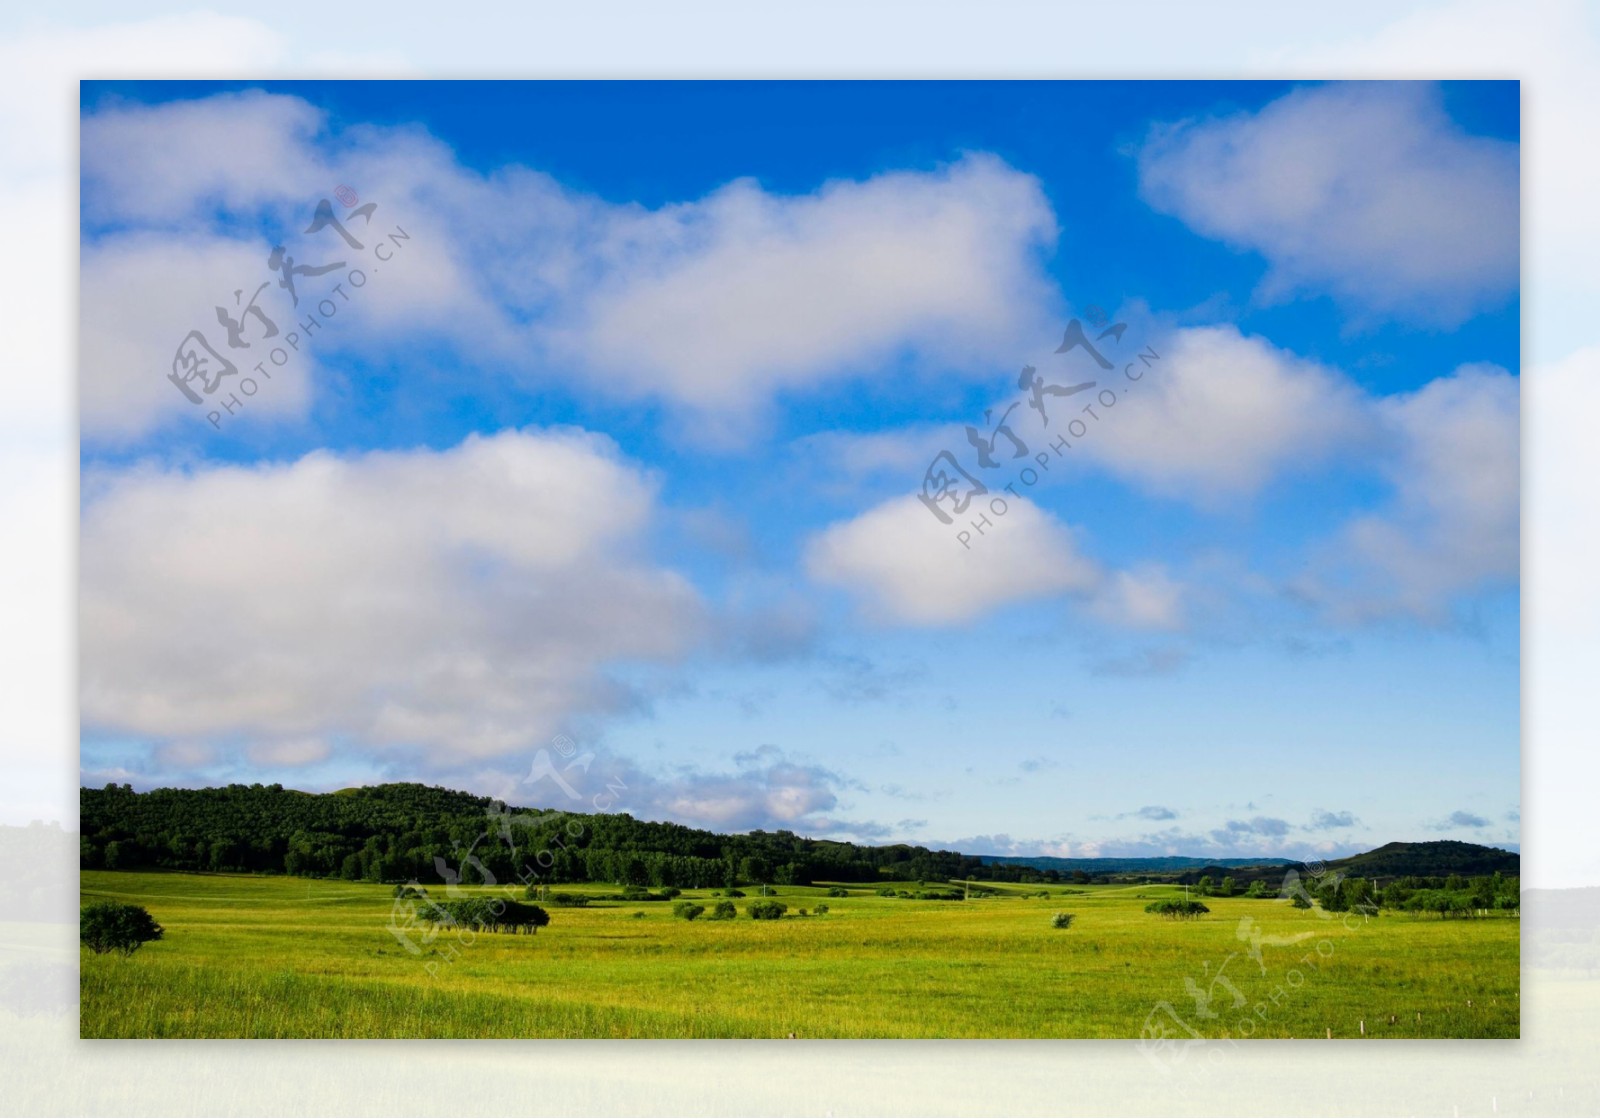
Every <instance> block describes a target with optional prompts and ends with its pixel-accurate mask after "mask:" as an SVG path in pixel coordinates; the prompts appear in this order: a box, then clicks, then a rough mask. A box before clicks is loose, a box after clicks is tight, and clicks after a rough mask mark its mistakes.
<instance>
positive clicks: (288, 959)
mask: <svg viewBox="0 0 1600 1119" xmlns="http://www.w3.org/2000/svg"><path fill="white" fill-rule="evenodd" d="M900 885H902V886H904V887H905V888H907V889H908V890H911V891H915V890H916V889H917V886H916V884H914V883H902V884H900ZM845 888H846V889H848V891H849V896H847V897H829V896H828V888H827V885H826V884H823V885H820V886H809V887H799V886H785V887H776V888H773V889H772V890H771V891H770V893H771V894H773V895H775V896H776V897H777V898H778V899H779V900H781V901H783V902H784V903H785V904H786V905H787V906H788V907H789V911H788V914H787V915H786V916H785V917H784V918H783V919H781V920H776V921H755V920H751V919H750V918H749V917H747V916H746V915H745V911H744V907H745V905H746V904H748V902H749V901H750V900H753V899H754V893H755V891H754V890H751V891H747V892H748V893H750V894H751V897H750V898H746V899H740V900H739V901H738V903H737V904H738V906H739V916H738V917H737V918H736V919H734V920H728V921H712V920H707V919H706V918H705V917H702V918H700V919H699V920H695V921H685V920H681V919H678V918H675V917H674V916H673V915H672V906H671V904H670V903H664V902H642V903H641V902H618V901H601V900H596V901H594V902H593V903H592V904H590V905H588V906H586V907H583V908H556V907H553V906H550V907H549V908H550V914H551V918H552V920H551V923H550V925H549V927H548V928H545V929H543V930H540V931H539V932H538V933H537V934H535V935H527V934H523V935H512V934H506V933H488V932H483V933H477V934H473V933H472V932H470V931H466V930H460V931H457V930H454V929H441V930H438V931H437V935H436V937H435V938H434V939H433V940H432V941H431V942H425V940H424V938H425V937H426V936H427V935H428V931H429V930H428V929H426V927H421V928H419V927H415V926H413V927H411V928H410V929H409V930H407V929H405V928H404V925H403V923H400V924H399V927H401V928H402V931H403V932H404V934H405V936H406V937H407V938H408V939H409V940H410V941H411V944H410V946H409V947H408V946H407V945H406V944H403V943H402V942H401V940H400V939H399V938H397V936H396V935H395V933H394V932H393V931H391V925H392V920H391V914H392V912H393V908H394V905H395V903H394V900H393V898H392V897H391V896H390V894H391V888H390V887H388V886H380V885H375V884H365V883H354V882H345V881H333V880H320V879H300V878H290V877H255V876H245V875H220V874H219V875H213V874H206V875H200V874H180V873H150V874H143V873H128V872H114V871H85V872H83V876H82V886H81V891H82V900H83V903H84V904H88V903H89V902H92V901H100V900H116V901H124V902H132V903H136V904H139V905H143V906H145V907H146V908H147V909H149V911H150V912H151V914H152V915H153V916H154V917H155V919H156V920H157V921H159V922H160V923H161V924H162V926H164V928H165V930H166V932H165V936H164V938H163V939H161V940H159V941H155V942H153V943H150V944H146V945H145V946H144V947H143V948H141V949H140V950H139V951H138V952H137V953H135V954H134V955H132V956H131V957H128V958H123V957H121V956H118V955H115V954H110V955H103V956H97V955H94V954H93V953H90V952H88V951H84V952H83V953H82V959H81V964H82V972H81V995H82V1005H81V1012H80V1013H81V1018H80V1032H81V1035H82V1036H83V1037H86V1038H128V1037H183V1038H323V1037H342V1038H532V1037H565V1038H594V1037H607V1038H609V1037H636V1038H691V1037H738V1038H786V1037H788V1036H790V1035H791V1034H792V1035H794V1036H795V1037H799V1038H821V1037H850V1038H856V1037H883V1038H912V1037H916V1038H944V1037H950V1038H953V1037H1031V1038H1137V1037H1139V1036H1140V1033H1141V1030H1142V1029H1144V1028H1145V1026H1146V1023H1147V1021H1151V1022H1156V1023H1164V1029H1165V1030H1166V1032H1167V1033H1168V1034H1169V1035H1170V1034H1171V1033H1172V1032H1173V1031H1179V1032H1182V1031H1185V1030H1193V1031H1194V1033H1195V1034H1198V1035H1199V1036H1203V1037H1212V1038H1224V1037H1234V1038H1237V1037H1245V1036H1254V1037H1302V1038H1304V1037H1315V1038H1325V1037H1327V1036H1330V1035H1331V1036H1333V1037H1336V1038H1352V1037H1361V1036H1365V1037H1428V1038H1441V1037H1476V1038H1488V1037H1516V1036H1518V1028H1519V1027H1518V1022H1519V1007H1518V999H1519V952H1518V928H1519V925H1518V921H1517V919H1516V918H1515V917H1514V916H1512V917H1505V916H1496V917H1484V918H1479V919H1470V920H1466V919H1453V920H1445V919H1441V918H1439V917H1435V916H1424V915H1419V914H1412V913H1390V912H1388V911H1385V912H1384V913H1383V914H1382V915H1380V916H1377V917H1371V918H1365V919H1364V918H1363V917H1362V916H1361V915H1359V914H1353V913H1335V914H1329V913H1323V912H1322V911H1321V910H1320V909H1311V910H1295V909H1293V908H1291V907H1290V906H1289V905H1288V904H1287V902H1284V901H1279V900H1275V899H1268V900H1260V899H1247V898H1207V899H1206V904H1207V905H1209V906H1210V909H1211V912H1210V913H1209V914H1207V915H1206V916H1204V917H1202V918H1200V919H1198V920H1193V921H1174V920H1168V919H1164V918H1161V917H1158V916H1155V915H1152V914H1148V913H1146V912H1145V911H1144V907H1145V906H1146V905H1147V904H1149V902H1151V901H1152V900H1156V899H1160V898H1169V897H1180V896H1182V891H1181V888H1179V887H1171V886H1121V885H1118V886H1083V887H1073V888H1072V889H1070V890H1068V889H1064V888H1061V887H1053V888H1049V889H1048V894H1049V896H1048V897H1040V896H1039V894H1040V892H1041V890H1042V888H1041V887H1037V886H1021V887H1019V886H1014V885H1001V884H986V885H985V889H988V890H992V891H994V896H992V897H986V898H981V899H973V900H969V901H931V900H930V901H922V900H914V899H907V898H898V897H895V898H886V897H880V896H878V895H877V893H876V892H875V888H872V887H864V886H860V885H850V886H847V887H845ZM560 889H562V890H565V891H570V892H572V893H588V894H590V895H599V894H603V893H607V892H614V888H612V887H601V886H588V887H585V886H565V887H560ZM466 892H467V893H472V894H479V893H481V894H492V893H495V892H496V891H495V890H493V889H492V888H484V887H478V888H475V889H471V890H468V891H466ZM499 892H500V893H501V894H502V895H503V896H504V895H505V891H503V890H502V891H499ZM435 893H436V894H437V895H440V896H442V894H443V888H442V887H436V888H435ZM1025 894H1031V896H1023V895H1025ZM518 896H520V895H518ZM683 899H690V900H694V901H697V902H699V903H700V904H702V905H706V906H707V907H708V913H709V909H710V907H712V906H714V905H715V903H716V902H717V901H718V900H721V899H720V898H718V897H714V896H713V892H712V891H710V890H689V891H685V892H684V895H683ZM683 899H680V900H683ZM546 904H547V905H548V903H546ZM819 904H822V905H826V906H828V909H829V911H828V912H827V913H826V914H824V915H815V914H814V913H809V912H808V915H806V916H800V915H799V910H800V909H801V908H805V909H807V910H808V911H813V910H814V909H815V907H816V906H817V905H819ZM1057 912H1070V913H1073V914H1074V915H1075V917H1074V920H1073V922H1072V924H1071V927H1070V928H1066V929H1057V928H1053V927H1052V920H1051V919H1052V916H1053V915H1054V914H1055V913H1057ZM640 914H642V916H641V915H640ZM1246 918H1248V919H1249V920H1248V921H1245V920H1244V919H1246ZM1252 942H1254V947H1255V953H1256V956H1255V958H1252V955H1251V953H1252V947H1253V945H1252ZM413 949H415V951H413ZM1219 974H1220V975H1221V976H1222V977H1223V978H1222V979H1221V980H1218V978H1217V977H1218V975H1219ZM1363 1030H1364V1033H1363ZM1183 1036H1186V1037H1187V1036H1191V1035H1189V1034H1187V1033H1183Z"/></svg>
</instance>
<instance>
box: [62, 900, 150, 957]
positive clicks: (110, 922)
mask: <svg viewBox="0 0 1600 1119" xmlns="http://www.w3.org/2000/svg"><path fill="white" fill-rule="evenodd" d="M162 931H163V930H162V928H161V926H160V925H158V924H156V922H155V918H154V917H152V916H150V914H149V912H148V911H147V910H146V909H145V908H144V906H142V905H123V904H121V903H120V902H115V901H97V902H95V903H94V904H93V905H90V906H86V907H84V908H83V909H82V910H80V911H79V912H78V940H79V941H81V942H82V943H83V944H84V945H85V946H87V947H88V948H90V949H92V950H93V951H94V953H95V954H96V955H103V954H104V953H106V952H121V953H122V954H123V956H131V955H133V954H134V953H135V952H137V951H138V950H139V946H140V945H141V944H146V943H148V942H149V941H152V940H160V939H161V933H162Z"/></svg>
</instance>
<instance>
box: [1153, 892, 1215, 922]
mask: <svg viewBox="0 0 1600 1119" xmlns="http://www.w3.org/2000/svg"><path fill="white" fill-rule="evenodd" d="M1144 911H1145V912H1146V913H1154V914H1157V915H1158V916H1161V917H1169V918H1171V919H1172V920H1175V921H1191V920H1194V919H1196V918H1198V917H1199V916H1200V915H1201V914H1202V913H1210V912H1211V909H1210V907H1208V906H1207V905H1205V904H1204V903H1203V902H1198V901H1193V900H1190V901H1184V900H1182V899H1179V898H1169V899H1167V900H1165V901H1153V902H1151V903H1150V904H1149V905H1147V906H1145V907H1144Z"/></svg>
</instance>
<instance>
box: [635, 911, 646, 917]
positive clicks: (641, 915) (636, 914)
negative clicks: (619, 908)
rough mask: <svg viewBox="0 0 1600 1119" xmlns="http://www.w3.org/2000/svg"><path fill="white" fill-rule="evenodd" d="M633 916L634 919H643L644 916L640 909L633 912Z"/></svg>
mask: <svg viewBox="0 0 1600 1119" xmlns="http://www.w3.org/2000/svg"><path fill="white" fill-rule="evenodd" d="M633 915H634V916H635V917H643V916H644V910H642V909H640V910H635V911H634V914H633Z"/></svg>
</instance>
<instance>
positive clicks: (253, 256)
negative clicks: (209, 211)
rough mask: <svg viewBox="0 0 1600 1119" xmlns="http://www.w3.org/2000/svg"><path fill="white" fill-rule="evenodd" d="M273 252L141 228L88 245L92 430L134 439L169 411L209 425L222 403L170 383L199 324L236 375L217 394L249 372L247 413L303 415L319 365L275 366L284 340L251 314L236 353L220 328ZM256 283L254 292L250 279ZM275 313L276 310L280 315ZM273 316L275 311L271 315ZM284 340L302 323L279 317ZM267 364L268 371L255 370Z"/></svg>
mask: <svg viewBox="0 0 1600 1119" xmlns="http://www.w3.org/2000/svg"><path fill="white" fill-rule="evenodd" d="M265 256H266V254H265V253H264V252H263V250H262V246H261V245H259V244H257V243H254V242H250V241H236V240H231V239H227V238H222V237H211V238H204V237H194V236H190V235H183V234H162V235H154V234H149V233H141V234H134V235H131V236H128V237H117V238H109V239H104V240H100V241H94V242H89V243H87V244H85V246H84V248H83V252H82V269H83V278H82V285H81V292H82V300H83V315H82V316H81V318H80V320H79V348H78V352H79V355H80V360H79V369H80V373H79V381H78V385H79V392H78V415H79V418H80V421H81V423H82V424H83V428H84V430H85V431H87V432H90V433H91V434H93V435H95V436H97V437H99V438H101V439H102V440H106V441H113V440H129V439H134V438H137V437H138V436H140V435H142V434H144V433H145V432H147V431H149V430H150V429H151V428H152V427H154V426H156V425H157V424H158V423H160V422H161V421H162V420H164V419H166V418H167V417H170V416H174V415H180V414H189V415H191V416H193V417H194V418H195V419H196V420H197V421H202V422H203V421H204V417H205V414H206V413H207V412H208V411H211V410H215V409H219V408H220V407H221V405H220V403H215V404H211V405H209V406H197V405H194V404H191V403H190V402H189V401H188V400H187V399H186V398H185V397H184V396H183V394H182V393H181V392H180V391H179V390H178V389H177V388H175V387H174V386H173V384H172V382H170V381H169V380H168V379H167V374H168V373H169V372H173V371H174V365H173V361H174V357H175V354H176V352H177V350H178V346H179V344H180V343H181V342H182V341H183V340H184V339H185V338H186V337H187V336H188V334H189V332H190V331H191V330H196V329H198V330H201V331H202V332H203V333H204V332H206V331H207V328H209V338H210V340H211V344H212V346H213V347H214V348H215V349H216V350H217V352H218V353H220V354H221V355H222V356H223V357H224V358H226V359H227V360H228V361H229V362H231V363H232V365H233V366H234V368H235V369H236V370H237V372H236V373H235V374H233V375H231V376H227V377H224V378H222V380H221V386H220V388H218V390H217V394H216V395H217V397H218V398H219V401H220V399H223V398H227V397H229V396H230V395H233V396H236V395H237V394H238V392H239V391H240V390H239V384H240V382H241V381H242V380H243V379H245V378H249V379H251V380H252V381H254V382H255V384H256V388H255V389H254V390H249V389H247V390H245V391H246V392H247V393H250V395H249V396H248V399H247V400H246V401H245V403H244V410H243V411H241V412H240V415H241V416H249V417H250V418H251V419H252V421H253V420H257V419H261V418H282V417H286V416H298V415H301V414H302V413H303V412H304V411H305V407H306V404H307V403H308V401H309V399H310V392H309V381H310V373H311V371H312V369H314V363H313V362H312V361H311V359H310V358H309V357H307V356H304V355H298V356H297V357H296V359H295V361H294V362H293V363H291V364H285V365H283V366H281V367H280V366H275V365H274V364H273V363H272V362H271V360H270V358H269V356H268V351H269V350H270V349H271V348H273V347H279V346H280V345H281V344H280V343H279V342H277V341H272V342H267V341H263V340H262V338H261V335H262V334H263V333H264V331H265V327H263V326H261V325H260V324H259V323H258V322H257V321H256V320H255V319H254V318H248V319H245V325H246V326H247V327H248V331H247V332H246V334H245V335H242V336H241V339H240V340H241V342H243V348H240V349H231V348H229V347H228V346H227V345H226V343H225V341H224V339H225V338H226V334H225V333H221V332H219V330H218V320H217V317H216V311H217V308H219V307H220V308H222V309H223V310H224V311H226V312H227V314H228V315H229V316H231V317H232V318H234V319H235V320H239V319H241V318H242V317H243V312H242V309H243V308H244V307H246V306H248V305H249V304H250V302H251V301H252V298H253V297H254V296H255V294H256V289H257V285H258V284H260V283H261V282H263V281H264V280H265V279H266V277H265V276H263V275H261V274H262V273H263V272H264V271H265V269H264V267H263V262H264V260H265ZM245 277H249V278H252V279H253V281H254V282H252V283H250V285H249V286H248V287H246V288H241V287H240V286H239V285H240V283H241V282H244V278H245ZM274 313H276V312H274ZM268 317H269V320H270V319H271V316H270V315H269V316H268ZM273 326H274V328H275V329H277V330H278V337H279V338H280V339H281V338H282V337H283V336H284V333H285V332H287V331H292V330H293V329H294V323H293V321H292V320H291V319H289V318H285V317H283V316H281V315H280V316H279V318H278V319H277V320H276V321H273ZM256 365H262V366H263V369H264V372H254V371H253V367H254V366H256Z"/></svg>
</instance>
